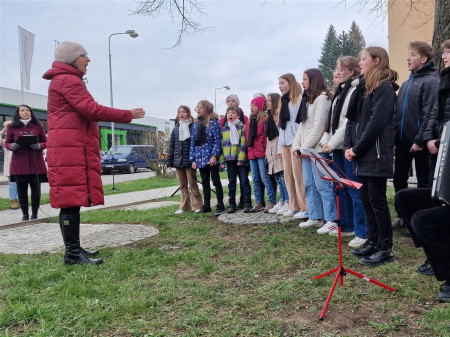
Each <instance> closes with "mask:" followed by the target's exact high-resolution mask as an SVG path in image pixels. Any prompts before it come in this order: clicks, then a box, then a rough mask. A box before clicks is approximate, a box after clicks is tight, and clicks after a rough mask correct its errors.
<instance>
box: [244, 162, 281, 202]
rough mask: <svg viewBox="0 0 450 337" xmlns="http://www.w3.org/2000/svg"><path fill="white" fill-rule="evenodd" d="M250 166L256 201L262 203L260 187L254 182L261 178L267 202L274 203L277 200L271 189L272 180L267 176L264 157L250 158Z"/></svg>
mask: <svg viewBox="0 0 450 337" xmlns="http://www.w3.org/2000/svg"><path fill="white" fill-rule="evenodd" d="M250 168H251V171H252V181H253V192H254V193H255V199H256V202H257V203H262V200H263V195H262V193H261V187H260V185H259V184H258V183H255V182H257V181H258V180H259V179H261V180H262V182H263V184H264V186H265V187H266V190H267V196H268V197H269V202H271V203H273V204H275V203H276V202H277V200H276V197H275V193H274V191H273V186H272V182H271V181H270V178H269V173H268V169H267V163H266V158H258V159H250Z"/></svg>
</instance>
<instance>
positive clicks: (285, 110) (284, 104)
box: [279, 93, 291, 130]
mask: <svg viewBox="0 0 450 337" xmlns="http://www.w3.org/2000/svg"><path fill="white" fill-rule="evenodd" d="M290 101H291V99H290V98H289V93H286V94H284V95H283V96H281V109H280V119H279V120H280V128H281V129H282V130H286V124H287V122H288V121H290V120H291V115H290V114H289V102H290Z"/></svg>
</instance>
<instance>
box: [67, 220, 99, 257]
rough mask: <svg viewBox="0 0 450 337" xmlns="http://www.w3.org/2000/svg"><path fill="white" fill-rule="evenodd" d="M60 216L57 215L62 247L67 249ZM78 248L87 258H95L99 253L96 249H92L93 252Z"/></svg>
mask: <svg viewBox="0 0 450 337" xmlns="http://www.w3.org/2000/svg"><path fill="white" fill-rule="evenodd" d="M61 216H62V215H61V213H59V229H61V234H62V237H63V242H64V247H67V244H66V240H64V233H63V228H62V220H61ZM80 248H81V251H82V252H83V254H84V255H86V256H89V257H94V256H97V255H98V253H99V251H98V250H96V249H94V250H86V249H84V248H83V247H80Z"/></svg>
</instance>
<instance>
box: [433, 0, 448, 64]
mask: <svg viewBox="0 0 450 337" xmlns="http://www.w3.org/2000/svg"><path fill="white" fill-rule="evenodd" d="M448 38H450V1H449V0H435V10H434V29H433V47H434V50H436V54H435V56H434V61H435V62H436V66H437V67H438V68H439V70H440V69H442V68H444V63H443V62H442V55H441V52H442V51H441V49H440V45H441V43H442V42H444V40H447V39H448Z"/></svg>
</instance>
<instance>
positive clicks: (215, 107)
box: [214, 85, 230, 112]
mask: <svg viewBox="0 0 450 337" xmlns="http://www.w3.org/2000/svg"><path fill="white" fill-rule="evenodd" d="M219 89H227V90H230V87H229V86H228V85H226V86H224V87H220V88H216V89H214V112H217V90H219Z"/></svg>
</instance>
